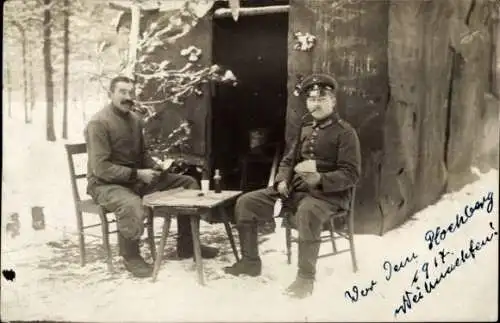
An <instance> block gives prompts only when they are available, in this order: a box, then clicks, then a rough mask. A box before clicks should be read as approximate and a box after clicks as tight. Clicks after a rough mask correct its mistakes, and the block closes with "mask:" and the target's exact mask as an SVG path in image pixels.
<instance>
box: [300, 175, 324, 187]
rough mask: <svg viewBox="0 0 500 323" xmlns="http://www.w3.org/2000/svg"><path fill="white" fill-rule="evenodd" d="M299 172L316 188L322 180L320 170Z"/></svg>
mask: <svg viewBox="0 0 500 323" xmlns="http://www.w3.org/2000/svg"><path fill="white" fill-rule="evenodd" d="M298 174H299V176H300V177H301V178H302V180H303V181H304V182H306V183H307V185H309V187H311V188H315V187H316V186H318V185H319V183H320V182H321V175H320V174H319V173H318V172H301V173H298Z"/></svg>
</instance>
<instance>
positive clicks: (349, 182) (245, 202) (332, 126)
mask: <svg viewBox="0 0 500 323" xmlns="http://www.w3.org/2000/svg"><path fill="white" fill-rule="evenodd" d="M300 149H301V153H300V155H299V156H300V158H299V160H298V162H300V161H302V160H305V159H315V160H316V165H317V170H318V172H319V173H320V175H321V181H320V184H319V185H318V186H317V187H314V188H311V187H309V186H308V184H307V183H305V182H304V181H303V180H302V179H301V178H300V176H299V175H297V174H294V175H293V180H292V186H293V190H294V193H293V195H292V202H293V203H294V204H295V205H296V206H297V211H296V213H295V218H296V223H297V228H298V231H299V239H301V240H304V241H316V240H318V239H319V236H320V234H321V229H322V227H323V223H324V222H326V221H327V220H328V219H329V218H330V216H331V215H332V214H333V213H334V212H337V211H338V210H339V209H346V208H347V207H348V203H349V193H348V192H349V188H351V187H353V186H354V185H356V183H357V182H358V180H359V177H360V173H361V152H360V144H359V139H358V136H357V134H356V131H355V130H354V128H353V127H352V126H351V125H349V123H347V122H346V121H343V120H341V119H339V118H338V117H336V115H333V116H332V117H331V118H329V119H327V120H326V121H323V122H322V123H316V122H315V123H311V124H307V125H305V126H304V127H303V129H302V136H301V139H300ZM294 150H295V147H292V149H290V151H289V152H288V153H287V154H286V155H285V156H284V157H283V159H282V161H281V162H280V167H279V170H278V174H277V175H276V178H275V185H274V187H268V188H265V189H261V190H257V191H253V192H249V193H246V194H244V195H243V196H241V197H240V198H239V199H238V201H237V204H236V210H235V214H236V218H237V221H238V222H240V223H243V222H247V221H253V220H258V221H265V220H266V219H270V218H271V217H272V214H273V207H274V203H275V201H276V199H277V198H278V194H277V192H276V185H277V184H278V183H279V182H280V181H283V180H286V179H287V178H288V174H289V172H293V168H292V165H291V163H292V159H293V154H294Z"/></svg>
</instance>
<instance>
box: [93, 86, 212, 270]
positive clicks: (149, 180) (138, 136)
mask: <svg viewBox="0 0 500 323" xmlns="http://www.w3.org/2000/svg"><path fill="white" fill-rule="evenodd" d="M133 89H134V83H133V81H132V80H131V79H129V78H127V77H123V76H118V77H116V78H114V79H113V80H111V84H110V89H109V91H110V92H109V95H110V98H111V103H110V104H108V105H107V106H105V107H104V108H103V109H101V110H100V111H99V112H97V113H96V114H95V115H94V116H93V117H92V119H91V120H90V121H89V123H88V124H87V126H86V128H85V141H86V142H87V151H88V156H89V158H88V175H87V178H88V186H87V192H88V193H89V195H90V196H92V198H93V199H94V200H95V201H96V202H97V203H98V204H99V205H101V206H103V207H104V208H105V209H106V210H107V211H109V212H113V213H114V214H115V215H116V220H117V227H118V245H119V250H120V255H121V256H122V257H123V259H124V264H125V268H126V269H127V270H128V271H130V272H131V273H132V274H133V275H134V276H137V277H149V276H151V275H152V272H153V269H152V266H151V265H150V264H148V263H146V262H145V261H144V259H143V258H142V257H141V255H140V252H139V239H140V237H141V236H142V234H143V232H144V217H145V209H144V207H143V205H142V196H143V195H145V194H149V193H152V192H154V191H163V190H168V189H172V188H176V187H184V188H193V189H198V187H199V186H198V183H197V181H196V180H195V179H194V178H192V177H190V176H186V175H179V174H173V173H167V172H163V173H161V172H159V171H158V170H156V168H155V167H154V165H155V163H154V162H153V161H152V160H151V159H149V158H148V157H147V154H146V153H145V147H144V138H143V132H142V130H143V123H142V119H141V118H140V117H139V116H138V115H137V114H136V113H135V112H133V111H132V110H131V108H132V105H133V101H132V93H133ZM177 230H178V237H177V255H178V257H179V258H181V259H183V258H189V257H192V256H193V245H192V238H191V224H190V221H189V217H186V216H178V217H177ZM201 251H202V256H203V257H204V258H213V257H215V256H216V255H217V253H218V250H217V249H215V248H210V247H208V246H203V245H202V248H201Z"/></svg>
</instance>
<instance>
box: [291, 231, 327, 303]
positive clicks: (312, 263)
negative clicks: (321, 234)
mask: <svg viewBox="0 0 500 323" xmlns="http://www.w3.org/2000/svg"><path fill="white" fill-rule="evenodd" d="M320 245H321V241H299V257H298V258H299V260H298V267H299V269H298V272H297V277H296V278H295V281H294V282H293V283H292V284H291V285H290V286H288V288H287V289H286V293H287V294H288V295H289V296H291V297H294V298H304V297H307V296H309V295H311V294H312V292H313V289H314V279H315V276H316V263H317V261H318V253H319V248H320Z"/></svg>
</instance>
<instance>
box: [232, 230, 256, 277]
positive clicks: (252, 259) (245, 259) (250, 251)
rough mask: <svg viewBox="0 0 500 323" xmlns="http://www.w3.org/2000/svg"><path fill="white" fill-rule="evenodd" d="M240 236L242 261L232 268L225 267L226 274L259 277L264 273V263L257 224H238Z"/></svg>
mask: <svg viewBox="0 0 500 323" xmlns="http://www.w3.org/2000/svg"><path fill="white" fill-rule="evenodd" d="M238 235H239V238H240V250H241V260H240V261H238V262H236V263H234V264H233V265H232V266H229V267H224V272H225V273H226V274H231V275H233V276H239V275H249V276H252V277H256V276H259V275H260V274H261V272H262V261H261V259H260V257H259V246H258V240H257V223H255V222H253V223H241V224H238Z"/></svg>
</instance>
